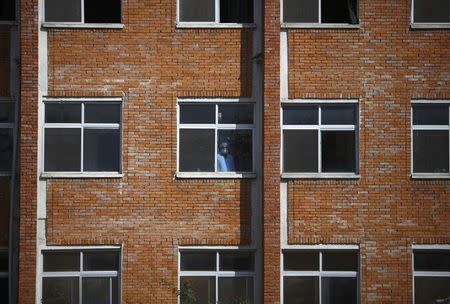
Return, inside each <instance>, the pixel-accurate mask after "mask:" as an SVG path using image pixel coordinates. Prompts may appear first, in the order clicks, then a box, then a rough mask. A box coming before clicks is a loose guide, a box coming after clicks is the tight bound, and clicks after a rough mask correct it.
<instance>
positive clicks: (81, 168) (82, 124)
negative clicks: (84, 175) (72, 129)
mask: <svg viewBox="0 0 450 304" xmlns="http://www.w3.org/2000/svg"><path fill="white" fill-rule="evenodd" d="M80 138H81V145H80V147H81V149H80V150H81V151H80V153H81V154H80V161H81V164H80V172H84V103H81V136H80Z"/></svg>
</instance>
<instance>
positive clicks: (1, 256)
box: [0, 250, 8, 272]
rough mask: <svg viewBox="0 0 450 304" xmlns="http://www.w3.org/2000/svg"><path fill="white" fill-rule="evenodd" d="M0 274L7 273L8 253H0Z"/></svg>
mask: <svg viewBox="0 0 450 304" xmlns="http://www.w3.org/2000/svg"><path fill="white" fill-rule="evenodd" d="M0 272H8V251H3V250H2V251H0Z"/></svg>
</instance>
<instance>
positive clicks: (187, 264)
mask: <svg viewBox="0 0 450 304" xmlns="http://www.w3.org/2000/svg"><path fill="white" fill-rule="evenodd" d="M181 270H182V271H209V270H211V271H215V270H216V253H215V252H213V251H205V252H182V253H181Z"/></svg>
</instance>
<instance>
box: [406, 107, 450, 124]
mask: <svg viewBox="0 0 450 304" xmlns="http://www.w3.org/2000/svg"><path fill="white" fill-rule="evenodd" d="M448 123H449V120H448V105H431V106H429V105H415V106H414V107H413V124H414V125H445V126H448Z"/></svg>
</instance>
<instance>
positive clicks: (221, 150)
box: [220, 145, 228, 156]
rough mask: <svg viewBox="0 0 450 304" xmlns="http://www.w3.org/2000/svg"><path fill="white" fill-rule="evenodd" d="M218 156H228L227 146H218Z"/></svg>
mask: <svg viewBox="0 0 450 304" xmlns="http://www.w3.org/2000/svg"><path fill="white" fill-rule="evenodd" d="M220 154H222V155H224V156H227V155H228V145H221V146H220Z"/></svg>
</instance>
